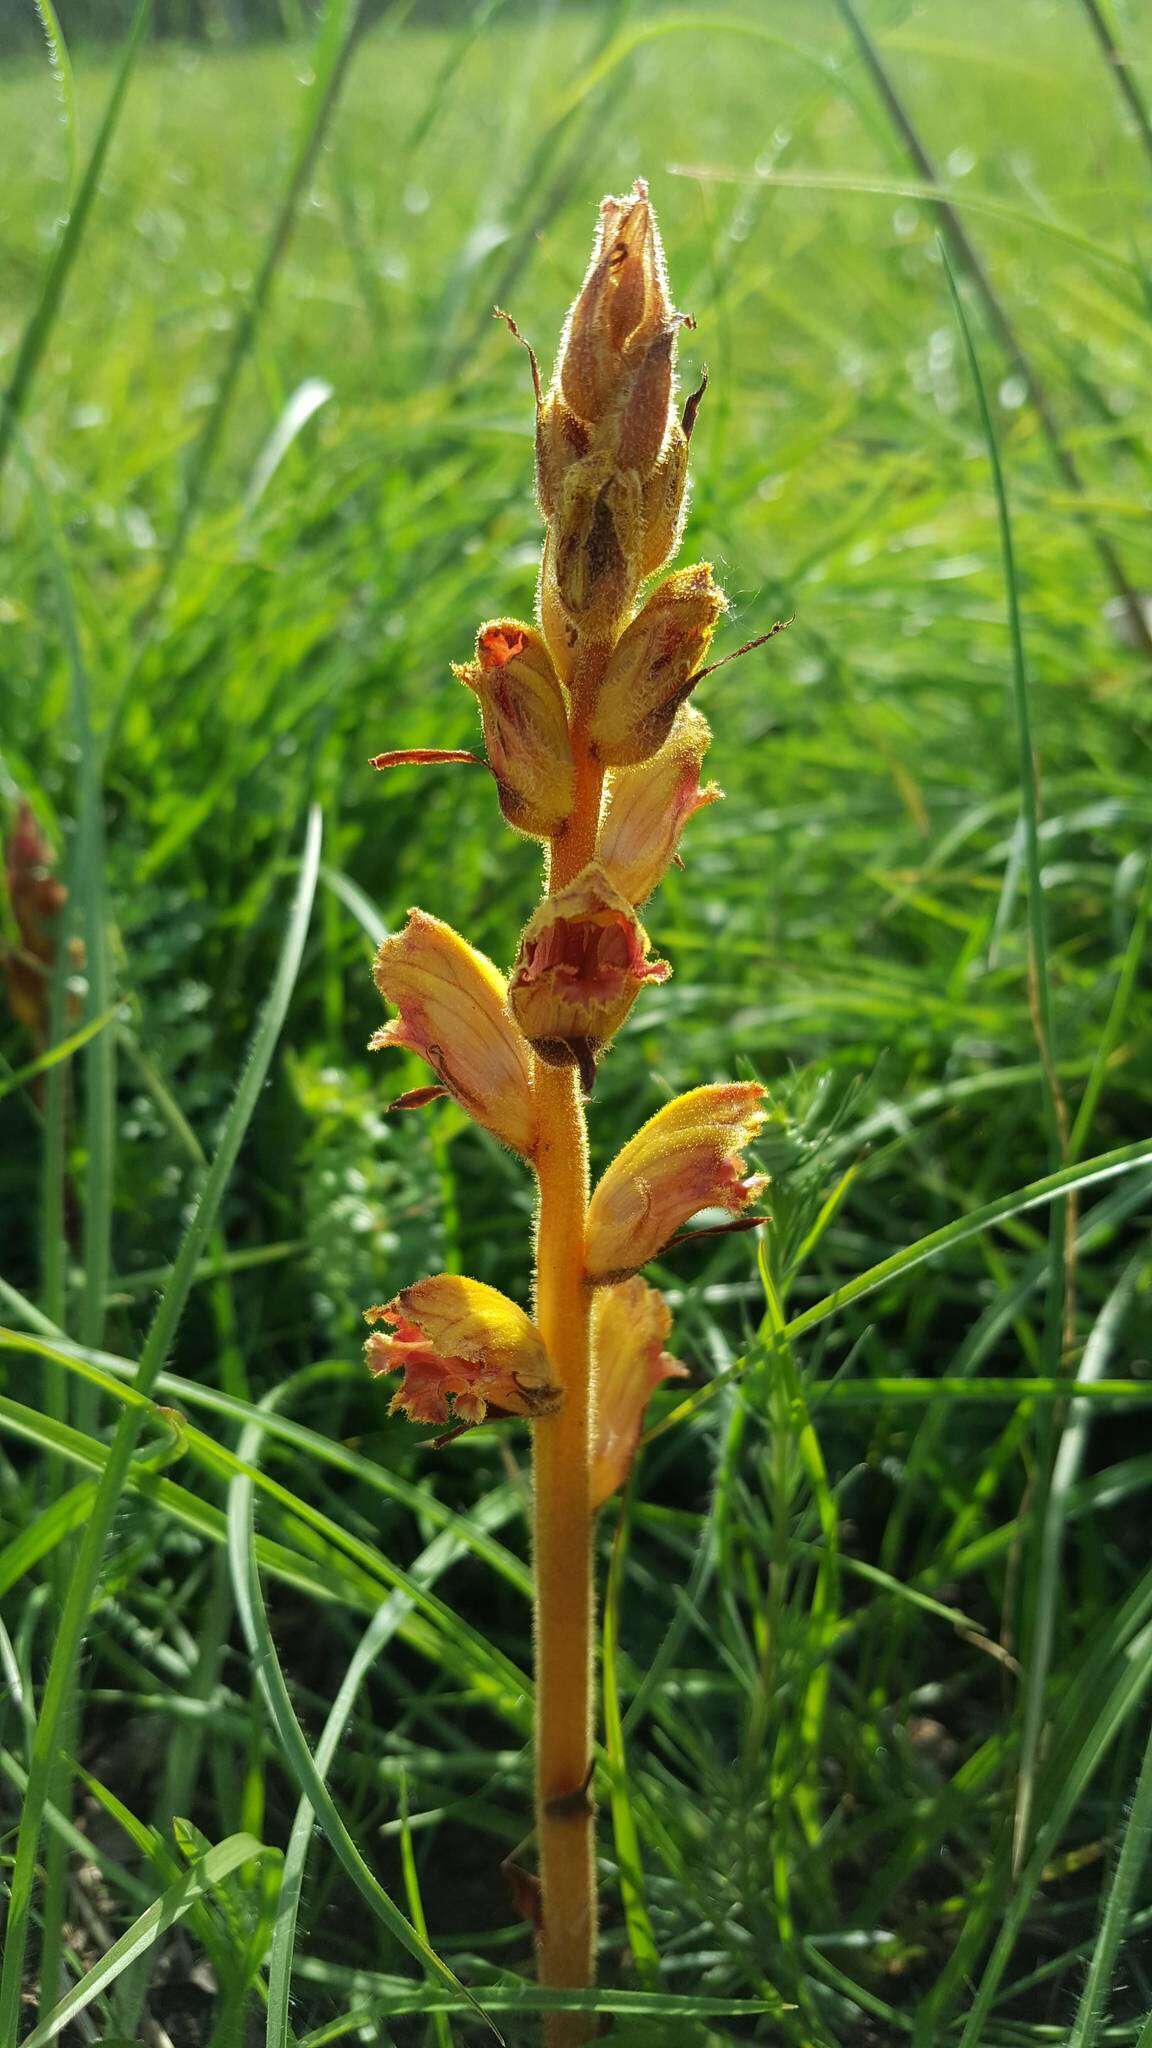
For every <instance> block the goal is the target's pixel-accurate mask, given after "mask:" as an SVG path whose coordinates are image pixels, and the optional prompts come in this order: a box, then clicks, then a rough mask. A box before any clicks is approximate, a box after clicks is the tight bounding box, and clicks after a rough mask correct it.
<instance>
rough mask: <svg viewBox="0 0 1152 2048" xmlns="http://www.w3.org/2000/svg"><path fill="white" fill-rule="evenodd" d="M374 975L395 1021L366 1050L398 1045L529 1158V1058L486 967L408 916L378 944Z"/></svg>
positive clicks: (501, 986) (497, 977)
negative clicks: (395, 1013)
mask: <svg viewBox="0 0 1152 2048" xmlns="http://www.w3.org/2000/svg"><path fill="white" fill-rule="evenodd" d="M373 975H374V979H375V982H376V986H377V988H378V989H379V991H380V993H381V995H382V996H384V997H386V999H387V1000H388V1002H390V1003H394V1004H395V1005H396V1008H397V1010H398V1011H399V1013H400V1014H399V1016H398V1017H396V1018H395V1019H394V1020H393V1021H392V1023H390V1024H386V1025H385V1026H384V1028H383V1030H381V1031H377V1032H375V1033H374V1034H373V1036H372V1038H371V1039H370V1040H369V1045H370V1047H371V1049H372V1051H373V1052H379V1051H383V1050H384V1049H386V1048H387V1047H389V1046H397V1047H403V1048H406V1049H407V1050H408V1051H409V1052H414V1053H418V1054H419V1056H420V1058H421V1059H423V1060H427V1062H428V1065H429V1066H430V1067H431V1068H432V1070H433V1072H434V1073H435V1074H436V1075H437V1077H438V1079H439V1080H440V1081H441V1082H442V1083H443V1085H444V1086H445V1088H447V1090H448V1092H449V1094H450V1095H453V1096H455V1098H456V1100H457V1102H459V1103H460V1104H461V1106H462V1107H463V1108H464V1109H466V1110H467V1111H468V1114H469V1116H471V1117H474V1118H475V1120H476V1122H477V1123H479V1124H483V1125H484V1127H485V1128H486V1129H487V1130H489V1131H492V1132H493V1133H494V1134H495V1136H496V1137H498V1138H500V1139H502V1140H503V1142H504V1144H505V1145H510V1146H511V1147H512V1150H513V1151H514V1152H520V1153H523V1155H524V1157H525V1158H526V1159H530V1158H531V1156H532V1153H533V1151H534V1150H535V1144H536V1126H535V1113H534V1109H533V1103H532V1055H531V1053H530V1051H529V1049H528V1046H527V1045H526V1044H525V1042H524V1039H523V1036H522V1035H521V1033H520V1032H519V1031H518V1030H517V1028H516V1024H515V1022H514V1021H513V1019H512V1017H511V1016H510V1014H509V1011H508V1001H507V998H508V985H507V983H506V981H505V979H504V976H503V975H502V974H501V973H500V972H499V970H498V969H497V968H496V967H494V966H493V964H492V962H491V960H488V959H486V958H485V955H484V954H483V953H478V952H477V951H476V949H475V947H473V946H470V945H468V943H467V941H466V940H465V939H462V938H461V937H460V934H459V932H454V931H453V929H452V927H451V925H448V924H442V923H441V921H440V919H439V918H438V917H429V916H428V915H427V913H426V912H425V911H423V910H411V911H409V913H408V922H407V924H406V925H405V926H404V928H403V930H402V931H399V932H397V933H395V934H394V936H393V937H392V938H390V939H385V940H384V942H383V944H382V946H381V947H380V949H379V951H378V953H377V955H376V964H375V967H374V969H373Z"/></svg>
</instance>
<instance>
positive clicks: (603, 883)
mask: <svg viewBox="0 0 1152 2048" xmlns="http://www.w3.org/2000/svg"><path fill="white" fill-rule="evenodd" d="M671 972H672V970H671V968H670V967H669V965H668V962H667V961H666V960H650V959H649V958H648V934H647V933H646V932H645V930H644V928H643V926H642V925H641V924H640V923H639V921H638V920H637V918H636V916H635V913H634V912H633V909H632V906H631V904H630V903H629V902H627V900H626V899H625V898H624V897H623V896H622V895H621V894H620V892H619V890H618V889H617V888H616V887H615V886H614V885H613V883H612V881H611V880H610V879H609V877H608V876H607V875H606V874H605V872H604V870H603V868H602V867H600V866H599V865H598V864H597V863H596V862H595V861H593V862H592V863H591V864H590V865H589V866H588V867H586V868H582V869H581V871H580V873H579V874H578V875H576V876H574V877H573V879H572V881H570V882H569V883H568V884H567V886H566V887H565V888H563V889H560V890H558V891H557V893H556V894H555V895H554V896H546V897H545V899H544V901H543V903H542V904H541V905H540V908H539V909H538V910H537V911H536V913H535V915H534V916H533V917H532V918H531V919H530V920H529V922H528V925H527V927H526V929H525V932H524V936H523V938H522V940H521V941H520V951H519V954H518V956H517V960H516V965H515V967H514V968H513V970H512V980H511V987H510V999H511V1004H512V1013H513V1015H514V1016H515V1018H516V1021H517V1023H518V1024H519V1025H520V1027H521V1030H522V1031H523V1032H524V1035H525V1037H526V1038H528V1039H529V1040H530V1041H531V1043H532V1044H533V1045H534V1046H535V1048H536V1051H537V1052H538V1053H539V1054H540V1057H541V1058H542V1059H544V1060H547V1061H548V1062H549V1064H550V1065H553V1066H578V1067H579V1068H580V1070H581V1074H582V1076H583V1078H584V1081H585V1085H586V1086H590V1085H591V1080H592V1077H593V1074H594V1071H595V1063H596V1056H597V1054H598V1053H599V1052H600V1051H601V1049H602V1048H603V1046H604V1045H606V1044H607V1042H608V1040H609V1039H610V1038H611V1037H612V1036H613V1034H614V1033H615V1032H617V1031H618V1030H619V1029H620V1026H621V1024H622V1023H623V1022H624V1019H625V1017H626V1016H627V1015H628V1012H629V1010H630V1009H631V1008H632V1005H633V1003H634V1002H635V1000H636V997H637V996H638V995H639V993H640V990H641V989H642V988H643V986H644V984H645V982H649V981H667V979H668V976H669V975H670V974H671Z"/></svg>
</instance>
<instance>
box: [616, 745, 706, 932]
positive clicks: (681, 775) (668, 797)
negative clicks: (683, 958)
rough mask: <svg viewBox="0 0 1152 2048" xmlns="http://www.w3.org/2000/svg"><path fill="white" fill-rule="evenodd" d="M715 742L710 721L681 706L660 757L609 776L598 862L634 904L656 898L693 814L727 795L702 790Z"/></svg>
mask: <svg viewBox="0 0 1152 2048" xmlns="http://www.w3.org/2000/svg"><path fill="white" fill-rule="evenodd" d="M711 738H712V734H711V733H710V731H709V729H708V723H707V720H706V719H704V718H702V717H701V715H700V713H699V712H698V711H697V710H696V709H695V707H694V706H693V705H691V704H682V705H681V707H680V709H679V711H678V712H677V713H676V719H675V723H674V724H673V727H672V730H671V732H670V733H669V735H668V738H667V739H666V740H665V742H664V745H663V746H662V747H661V749H660V751H659V753H658V754H653V756H652V758H651V760H650V761H641V762H640V763H639V764H638V765H637V766H636V767H635V768H617V769H616V770H615V771H614V772H613V774H612V775H611V776H610V778H609V782H608V803H607V807H606V809H605V812H604V817H603V820H602V821H601V825H600V837H599V841H598V843H597V847H596V858H597V859H598V860H599V861H600V862H601V864H602V865H603V866H604V867H605V868H607V870H608V873H609V874H610V875H611V877H612V880H613V881H614V882H615V884H616V887H617V888H618V889H619V891H620V894H621V895H622V896H627V898H628V900H629V902H630V903H643V901H644V899H645V897H646V896H650V895H651V894H652V891H653V889H654V888H655V887H656V884H657V882H658V881H659V880H660V877H661V876H662V874H663V873H664V870H665V868H666V867H667V866H668V863H669V861H670V860H671V859H672V857H673V855H674V854H675V852H676V848H677V846H678V845H679V843H680V834H681V832H682V831H683V830H684V827H685V825H686V824H687V822H688V820H689V818H690V817H691V816H692V815H693V813H694V812H695V811H700V810H703V809H704V807H705V806H706V805H707V804H714V803H716V802H717V801H718V799H719V798H720V797H721V796H722V795H723V791H722V790H721V789H719V788H718V787H717V785H716V784H715V783H714V782H710V783H708V784H707V786H706V787H705V788H703V789H702V788H701V787H700V764H701V761H702V760H703V758H704V754H705V751H706V750H707V747H708V743H709V741H710V740H711Z"/></svg>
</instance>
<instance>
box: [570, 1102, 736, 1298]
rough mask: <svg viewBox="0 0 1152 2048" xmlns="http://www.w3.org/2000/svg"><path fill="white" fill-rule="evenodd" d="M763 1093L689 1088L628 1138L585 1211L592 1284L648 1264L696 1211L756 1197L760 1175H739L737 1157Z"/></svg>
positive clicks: (730, 1207)
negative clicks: (746, 1176)
mask: <svg viewBox="0 0 1152 2048" xmlns="http://www.w3.org/2000/svg"><path fill="white" fill-rule="evenodd" d="M763 1098H764V1090H763V1088H762V1087H761V1086H760V1084H759V1082H757V1081H720V1082H714V1083H712V1084H711V1085H710V1086H708V1087H705V1088H692V1089H690V1090H689V1092H688V1094H687V1095H677V1096H675V1097H674V1099H673V1100H672V1101H671V1102H666V1103H665V1105H664V1107H663V1109H658V1110H657V1112H656V1114H655V1116H653V1117H649V1119H648V1122H647V1123H646V1124H644V1125H642V1127H641V1128H640V1130H638V1131H637V1133H636V1135H635V1137H634V1138H630V1139H629V1141H628V1143H627V1144H626V1145H625V1146H624V1149H623V1151H621V1152H618V1153H617V1154H616V1157H615V1159H614V1160H613V1161H612V1163H611V1165H610V1166H609V1167H608V1168H607V1170H606V1172H605V1173H604V1175H603V1177H602V1178H601V1180H600V1182H599V1184H598V1186H597V1187H596V1189H595V1192H594V1193H593V1196H592V1200H591V1203H590V1205H589V1209H588V1233H587V1253H586V1256H587V1272H588V1277H589V1279H590V1280H591V1281H592V1282H593V1283H594V1284H599V1283H600V1282H602V1281H605V1280H615V1279H617V1278H619V1277H620V1276H622V1275H624V1274H627V1273H634V1272H635V1271H636V1270H637V1268H638V1267H640V1266H644V1265H647V1263H648V1260H649V1259H654V1258H655V1257H656V1254H657V1253H658V1252H659V1251H660V1250H661V1249H662V1248H663V1246H664V1245H666V1244H667V1242H668V1240H669V1238H670V1237H672V1236H673V1235H674V1234H675V1232H676V1231H677V1230H679V1228H680V1225H681V1224H682V1223H685V1222H687V1220H688V1218H689V1217H690V1216H694V1215H695V1214H696V1212H697V1210H698V1209H708V1208H718V1209H728V1210H730V1211H732V1213H733V1214H739V1212H740V1211H741V1210H742V1209H746V1208H747V1207H748V1205H749V1203H750V1202H753V1201H755V1200H756V1198H757V1196H758V1195H759V1194H760V1193H761V1192H762V1190H763V1189H764V1188H765V1187H766V1186H767V1175H766V1174H754V1175H753V1176H752V1177H751V1178H750V1179H746V1178H745V1173H746V1167H745V1161H744V1156H743V1155H744V1149H745V1147H746V1146H747V1145H750V1144H751V1142H752V1140H753V1138H754V1137H755V1136H756V1133H757V1131H758V1130H759V1129H760V1126H761V1124H762V1123H763V1122H764V1112H763V1110H762V1109H761V1107H760V1104H761V1102H762V1101H763Z"/></svg>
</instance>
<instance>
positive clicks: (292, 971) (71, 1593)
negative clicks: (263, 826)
mask: <svg viewBox="0 0 1152 2048" xmlns="http://www.w3.org/2000/svg"><path fill="white" fill-rule="evenodd" d="M320 839H321V827H320V816H319V813H318V812H317V811H313V813H312V815H311V817H310V819H309V823H308V831H307V835H306V839H305V846H304V854H303V859H302V862H301V868H300V879H299V883H298V885H297V890H296V898H295V902H294V903H293V906H292V910H291V913H290V915H289V919H288V926H287V930H286V932H285V937H284V944H283V947H282V949H281V953H280V960H279V964H278V966H277V970H276V974H275V977H274V980H273V983H272V989H271V993H270V995H269V998H268V1002H267V1004H266V1006H265V1010H264V1014H263V1016H262V1017H261V1019H260V1021H259V1023H258V1024H257V1027H256V1031H255V1033H254V1035H253V1039H252V1045H251V1050H250V1052H249V1056H248V1061H247V1064H246V1066H245V1068H244V1071H243V1073H242V1075H241V1078H240V1083H239V1086H238V1088H237V1090H236V1095H235V1097H234V1099H233V1103H232V1107H231V1110H230V1111H229V1114H228V1118H227V1121H226V1123H225V1126H224V1131H223V1134H222V1136H221V1140H220V1144H219V1148H218V1150H217V1153H216V1157H215V1159H214V1161H213V1163H212V1166H211V1168H210V1170H209V1173H208V1175H207V1177H206V1179H205V1182H204V1186H203V1189H202V1191H201V1194H200V1197H199V1200H198V1201H197V1203H196V1206H195V1209H194V1211H193V1214H192V1217H191V1220H190V1222H189V1224H188V1227H187V1229H186V1231H185V1233H184V1239H183V1242H182V1244H181V1246H180V1250H179V1253H178V1255H177V1258H176V1262H175V1265H174V1266H173V1269H172V1278H171V1280H170V1281H169V1283H168V1286H167V1287H166V1288H165V1290H164V1294H163V1295H162V1297H161V1300H160V1303H159V1306H158V1308H157V1310H156V1314H155V1316H154V1318H153V1321H152V1326H151V1329H150V1330H149V1332H148V1337H147V1339H146V1342H145V1345H144V1350H143V1353H142V1355H141V1359H140V1367H139V1371H138V1374H137V1381H136V1384H137V1390H138V1392H139V1393H140V1394H142V1395H143V1396H144V1397H145V1400H144V1402H142V1403H141V1404H140V1405H133V1406H131V1407H129V1408H126V1409H125V1412H124V1414H123V1415H122V1416H121V1418H120V1421H119V1423H118V1424H117V1427H116V1433H115V1435H114V1437H113V1439H112V1443H111V1445H110V1447H109V1451H108V1458H107V1462H106V1464H105V1467H104V1471H103V1473H102V1475H101V1479H100V1484H99V1486H98V1488H97V1493H96V1499H95V1501H94V1503H93V1507H92V1516H91V1520H90V1521H89V1523H88V1526H87V1528H86V1529H85V1532H84V1536H83V1538H82V1540H81V1543H80V1545H79V1548H78V1551H77V1555H76V1560H75V1566H74V1570H73V1574H72V1578H71V1580H70V1583H69V1587H68V1597H67V1599H66V1601H65V1604H64V1609H63V1612H62V1614H61V1616H60V1621H59V1626H58V1629H57V1632H56V1640H55V1644H54V1647H53V1651H52V1659H51V1663H50V1664H49V1667H48V1676H47V1679H46V1681H45V1686H44V1694H43V1698H42V1701H41V1707H40V1714H39V1719H38V1721H37V1726H36V1743H35V1747H34V1749H33V1753H32V1764H31V1769H30V1771H29V1774H28V1792H27V1796H26V1798H25V1802H24V1810H23V1813H22V1815H21V1819H20V1831H19V1835H18V1837H17V1843H16V1853H15V1860H14V1863H13V1867H12V1880H11V1889H10V1892H9V1899H8V1919H7V1925H6V1928H5V1943H4V1964H3V1972H2V1974H0V2042H2V2043H4V2044H5V2048H7V2044H8V2043H9V2042H13V2041H15V2039H16V2036H17V2027H18V2022H19V2013H20V2000H21V1988H22V1981H23V1974H24V1954H25V1949H26V1946H27V1940H28V1925H29V1919H30V1916H31V1910H32V1888H33V1884H34V1881H35V1875H36V1858H37V1852H38V1849H39V1844H40V1833H41V1828H42V1826H43V1821H44V1805H45V1801H46V1799H47V1797H48V1793H49V1785H50V1781H51V1778H52V1773H53V1771H54V1769H55V1766H56V1762H57V1756H58V1749H59V1741H60V1735H61V1729H62V1721H63V1716H64V1713H65V1710H66V1706H67V1702H68V1698H69V1694H70V1691H71V1685H72V1679H73V1675H74V1672H75V1669H76V1664H77V1660H78V1658H79V1655H80V1647H81V1644H82V1642H83V1639H84V1631H85V1627H86V1625H87V1621H88V1615H89V1612H90V1610H91V1605H92V1600H93V1597H94V1595H95V1592H96V1586H97V1582H98V1579H99V1575H100V1567H101V1563H102V1560H103V1556H104V1546H105V1544H106V1542H107V1540H108V1535H109V1531H110V1530H111V1527H112V1523H113V1520H114V1518H115V1515H116V1511H117V1508H118V1506H119V1503H120V1498H121V1495H122V1493H123V1490H124V1486H125V1483H126V1481H127V1478H128V1472H129V1468H130V1466H131V1462H132V1455H133V1452H134V1450H135V1447H136V1443H137V1439H138V1437H139V1434H140V1430H141V1428H142V1426H143V1421H144V1417H145V1415H146V1414H147V1413H148V1408H147V1405H146V1403H147V1397H148V1396H149V1395H150V1394H151V1390H152V1387H153V1386H154V1384H155V1381H156V1379H157V1377H158V1376H159V1373H160V1370H161V1367H162V1366H163V1363H164V1359H165V1357H166V1355H167V1352H168V1349H169V1346H170V1344H171V1342H172V1339H173V1337H174V1336H175V1333H176V1327H177V1325H178V1323H179V1321H180V1317H181V1315H182V1313H183V1310H184V1306H185V1303H186V1302H187V1299H188V1295H189V1292H190V1290H191V1287H192V1283H193V1280H194V1278H195V1273H196V1265H197V1261H198V1260H199V1258H200V1255H201V1253H202V1251H203V1249H204V1246H205V1244H206V1242H207V1239H208V1236H209V1233H210V1232H211V1229H212V1226H213V1224H214V1222H215V1220H216V1216H217V1213H218V1211H219V1208H220V1203H221V1201H222V1199H223V1196H224V1191H225V1188H226V1187H227V1184H228V1179H229V1176H230V1174H231V1172H232V1168H233V1166H234V1165H235V1163H236V1158H237V1154H238V1153H239V1151H240V1147H241V1145H242V1143H243V1140H244V1134H245V1132H246V1130H247V1128H248V1125H249V1122H250V1121H251V1118H252V1115H253V1113H254V1111H255V1108H256V1104H257V1102H258V1101H259V1098H260V1091H261V1089H262V1087H263V1085H264V1078H265V1075H266V1074H267V1072H268V1068H269V1065H270V1063H271V1060H272V1054H273V1052H274V1051H275V1047H276V1041H277V1039H278V1038H279V1035H280V1029H281V1026H282V1025H283V1022H284V1018H285V1016H286V1014H287V1010H288V1003H289V1000H290V998H291V994H292V990H293V987H294V986H295V982H296V976H297V973H298V971H299V967H300V961H301V958H302V956H303V951H304V941H305V938H306V936H307V931H308V921H309V917H310V914H311V909H312V899H313V895H314V893H315V888H316V874H317V869H318V867H319V862H320Z"/></svg>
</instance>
